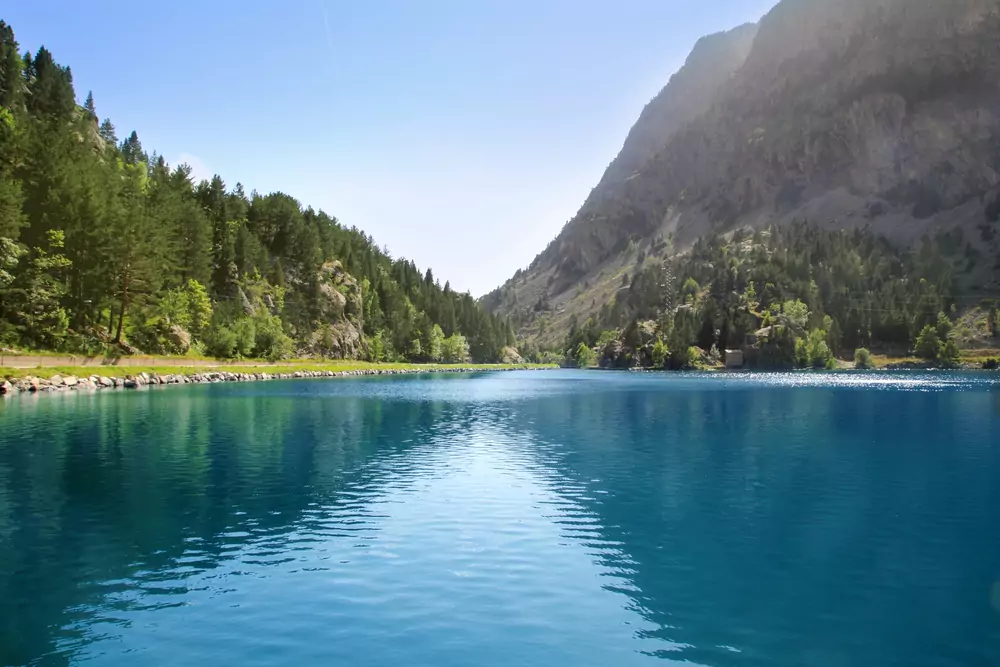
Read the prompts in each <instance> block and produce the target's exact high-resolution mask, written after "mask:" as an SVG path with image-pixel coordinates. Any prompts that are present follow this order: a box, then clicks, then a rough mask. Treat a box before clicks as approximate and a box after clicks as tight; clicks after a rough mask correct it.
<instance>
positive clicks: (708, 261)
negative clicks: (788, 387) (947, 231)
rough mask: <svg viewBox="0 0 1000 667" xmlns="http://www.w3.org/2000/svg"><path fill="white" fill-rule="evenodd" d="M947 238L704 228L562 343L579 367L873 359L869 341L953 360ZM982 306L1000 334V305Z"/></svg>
mask: <svg viewBox="0 0 1000 667" xmlns="http://www.w3.org/2000/svg"><path fill="white" fill-rule="evenodd" d="M945 241H948V239H943V240H942V239H930V238H926V237H925V238H924V239H923V240H922V242H921V243H920V244H919V245H918V246H916V247H915V248H913V249H901V248H898V247H895V246H893V245H892V244H890V243H889V242H888V241H887V240H886V239H884V238H883V237H880V236H877V235H876V234H874V233H873V232H872V231H870V230H868V229H855V230H839V231H830V230H825V229H822V228H819V227H817V226H814V225H810V224H807V223H796V224H792V225H785V226H772V227H768V228H765V229H761V230H758V231H756V232H748V231H745V230H738V231H736V232H735V233H733V234H732V235H722V234H716V235H710V236H706V237H703V238H702V239H700V240H698V241H697V242H696V243H695V244H694V246H693V248H692V249H691V250H690V252H687V253H684V254H682V255H678V256H676V257H673V258H671V259H669V260H666V261H655V260H647V261H645V262H643V263H642V264H641V266H640V267H639V269H638V270H637V271H635V275H634V276H633V277H632V278H631V279H630V280H629V279H626V281H625V285H624V286H623V288H622V289H621V290H620V291H619V293H618V295H617V296H616V297H615V298H613V299H612V300H611V301H610V302H608V303H606V304H604V306H603V307H602V308H601V310H600V313H599V314H598V315H597V316H596V317H592V318H589V319H588V320H587V321H586V322H584V323H579V322H575V321H574V322H572V323H571V327H570V330H569V333H568V335H567V338H566V340H565V342H564V344H563V346H562V350H561V352H562V353H563V354H564V355H565V357H566V358H567V359H568V360H569V361H570V362H572V363H576V364H577V365H593V364H597V363H599V364H601V365H606V366H655V367H668V368H682V367H690V366H691V365H692V364H695V363H697V362H699V361H704V362H707V363H718V362H719V361H720V360H721V358H722V354H723V353H724V351H725V350H726V349H743V350H745V351H746V352H747V353H748V363H750V364H751V365H758V366H765V367H795V366H798V367H825V366H829V365H832V363H833V359H834V357H835V356H850V355H851V354H853V353H854V351H859V355H858V356H859V358H860V362H859V363H860V364H861V365H865V364H867V363H869V360H870V353H869V352H868V348H873V349H882V350H885V351H889V352H894V353H898V354H906V353H908V352H912V353H914V354H916V355H918V356H921V357H924V358H927V359H932V360H935V361H939V362H943V363H954V362H955V361H957V358H958V354H959V352H958V346H957V344H956V342H955V341H954V339H953V331H952V329H953V323H952V320H951V318H950V317H949V315H950V314H952V313H955V312H957V308H956V307H957V306H958V305H959V304H958V297H957V295H956V281H955V273H956V266H955V259H954V257H949V256H948V255H949V253H948V252H947V247H948V245H949V244H948V243H947V242H945ZM960 245H961V244H960V243H959V246H960ZM951 254H952V255H955V256H956V257H959V259H961V257H960V253H958V252H957V251H956V252H953V253H951ZM966 305H969V304H966ZM982 306H983V310H984V312H985V313H986V321H987V326H988V327H989V329H990V333H991V334H992V335H994V336H996V335H997V327H996V320H997V317H996V312H997V311H996V308H997V304H996V302H995V301H992V300H985V301H984V302H983V303H982ZM699 357H700V358H699Z"/></svg>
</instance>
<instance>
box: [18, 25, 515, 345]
mask: <svg viewBox="0 0 1000 667" xmlns="http://www.w3.org/2000/svg"><path fill="white" fill-rule="evenodd" d="M77 99H78V98H77V95H76V91H75V90H74V88H73V77H72V73H71V71H70V68H69V67H68V66H62V65H60V64H59V63H57V62H56V61H55V60H54V58H53V55H52V54H51V53H50V52H49V51H48V50H46V49H45V48H44V47H42V48H39V49H38V50H37V52H35V53H34V54H31V53H30V52H26V53H24V54H23V55H22V54H21V51H20V47H19V45H18V43H17V41H16V40H15V35H14V32H13V30H12V29H11V27H10V26H8V25H6V24H5V23H4V22H2V21H0V347H2V346H8V347H13V346H17V347H27V348H36V349H37V348H41V349H52V350H66V351H78V352H88V353H107V352H110V353H128V352H132V351H140V350H141V351H142V352H146V353H185V352H188V351H189V350H193V351H195V352H200V353H203V354H209V355H214V356H218V357H237V356H244V357H266V358H271V359H278V358H286V357H292V356H324V357H331V358H352V359H357V358H366V359H372V360H376V361H382V360H395V359H407V360H411V361H439V360H445V361H465V360H468V359H470V358H471V359H472V360H474V361H480V362H487V361H497V360H499V359H500V357H501V356H503V355H508V356H510V355H511V353H512V351H511V350H504V348H505V347H508V346H513V345H514V344H515V340H514V333H513V330H512V328H511V326H510V324H509V323H508V322H507V321H506V320H505V319H503V318H501V317H499V316H495V315H492V314H489V313H487V312H486V311H484V310H483V309H482V308H481V307H480V306H479V305H478V304H477V303H476V302H475V300H474V299H473V298H472V297H471V296H470V295H469V294H460V293H457V292H455V291H453V290H452V289H451V288H450V286H449V284H448V283H445V285H444V286H443V287H442V286H441V285H440V283H439V282H438V281H437V280H436V279H435V278H434V276H433V274H432V272H431V270H430V269H428V270H427V271H426V272H421V271H419V270H418V269H417V267H416V266H415V265H414V264H413V263H412V262H410V261H407V260H405V259H393V258H392V257H390V256H389V255H388V253H387V252H384V251H382V250H380V249H379V247H378V246H377V245H376V244H375V242H374V240H373V239H372V238H371V237H369V236H367V235H365V234H364V233H363V232H361V231H360V230H358V229H357V228H354V227H351V228H347V227H344V226H342V225H341V224H340V223H339V222H338V221H337V220H336V218H333V217H331V216H330V215H328V214H326V213H324V212H323V211H316V210H313V209H312V208H309V207H306V208H303V207H302V206H301V205H300V203H299V202H298V201H296V200H295V199H294V198H292V197H290V196H288V195H286V194H283V193H280V192H275V193H272V194H268V195H261V194H259V193H257V192H250V193H247V192H245V191H244V189H243V187H242V186H241V185H240V184H238V183H237V184H235V185H234V186H232V187H227V185H226V184H225V182H224V181H223V179H222V178H221V177H220V176H215V177H214V178H213V179H212V180H211V181H202V182H200V183H194V182H192V178H191V174H190V170H189V169H188V168H187V167H186V166H185V165H169V164H167V162H166V161H165V160H164V158H163V156H162V155H158V154H157V153H156V152H155V151H151V150H150V149H148V148H147V147H144V146H143V145H142V144H141V142H140V140H139V137H138V135H137V134H136V132H130V133H128V134H127V135H124V133H123V135H124V138H121V139H120V138H119V136H118V132H117V130H116V128H115V126H114V124H113V123H112V121H111V120H110V119H104V120H99V116H98V114H97V105H96V103H95V99H94V96H93V95H92V94H88V95H87V96H86V98H85V102H84V103H83V105H82V106H80V105H78V102H77Z"/></svg>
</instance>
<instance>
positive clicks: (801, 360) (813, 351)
mask: <svg viewBox="0 0 1000 667" xmlns="http://www.w3.org/2000/svg"><path fill="white" fill-rule="evenodd" d="M795 364H796V365H797V366H798V367H799V368H817V369H818V368H832V367H833V366H834V365H835V362H834V359H833V353H832V352H831V351H830V346H829V344H827V342H826V332H825V331H823V330H822V329H813V330H812V331H810V332H809V335H808V336H806V337H805V338H799V339H798V340H796V341H795Z"/></svg>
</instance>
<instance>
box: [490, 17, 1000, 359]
mask: <svg viewBox="0 0 1000 667" xmlns="http://www.w3.org/2000/svg"><path fill="white" fill-rule="evenodd" d="M998 184H1000V0H823V1H822V2H819V1H816V0H781V2H779V3H778V4H777V5H776V6H775V7H774V8H773V9H772V10H771V11H770V12H769V13H768V14H767V15H766V16H764V17H763V18H762V19H761V21H760V22H759V23H758V24H755V25H745V26H740V27H738V28H736V29H734V30H731V31H729V32H725V33H721V34H718V35H713V36H711V37H706V38H704V39H702V40H701V41H699V42H698V44H697V45H696V46H695V48H694V50H693V51H692V53H691V55H690V57H689V58H688V60H687V62H686V63H685V65H684V67H683V68H682V69H681V70H680V71H678V72H677V73H676V74H675V75H674V76H673V78H672V79H671V80H670V82H669V83H668V85H667V86H666V87H665V88H664V89H663V90H662V91H661V92H660V94H659V95H657V96H656V98H654V99H653V101H652V102H650V103H649V105H648V106H647V107H646V108H645V109H644V110H643V112H642V114H641V116H640V117H639V120H638V121H637V123H636V125H635V126H634V127H633V128H632V131H631V132H630V133H629V136H628V138H627V139H626V141H625V144H624V146H623V148H622V151H621V153H620V154H619V155H618V157H617V158H616V159H615V160H614V161H613V162H612V163H611V165H610V166H609V167H608V170H607V172H606V173H605V174H604V177H603V178H602V179H601V182H600V183H599V184H598V186H597V187H596V188H595V189H594V190H593V191H592V192H591V195H590V196H589V197H588V199H587V200H586V202H585V203H584V204H583V206H582V207H581V208H580V210H579V212H578V213H577V215H576V216H575V217H574V218H573V219H572V220H571V221H570V222H569V223H567V225H566V226H565V227H564V228H563V230H562V231H561V233H560V234H559V235H558V237H557V238H556V239H555V240H554V241H552V243H551V244H550V245H549V246H548V247H547V248H546V249H545V250H544V251H543V252H542V253H541V254H540V255H539V256H538V257H537V258H536V259H535V260H534V261H533V262H532V264H531V266H530V267H528V268H527V269H526V270H523V271H519V272H518V273H517V274H516V275H515V277H514V278H512V279H511V280H509V281H508V282H507V283H506V284H505V285H503V286H502V287H501V288H499V289H498V290H496V291H494V292H492V293H491V294H489V295H487V296H486V297H484V300H483V303H484V304H485V305H486V306H487V307H488V308H490V309H492V310H493V311H495V312H499V313H503V314H505V315H510V316H512V317H513V318H514V320H515V322H517V323H518V326H519V329H520V332H521V334H522V335H525V336H527V337H533V338H536V339H537V340H539V342H542V343H545V342H551V341H554V340H557V339H558V338H559V337H560V336H562V335H563V334H564V333H565V331H566V329H567V328H568V326H569V324H568V323H569V322H570V321H571V320H572V319H573V318H576V319H578V320H580V321H582V320H583V319H585V318H586V317H588V316H591V315H594V314H596V313H597V312H598V311H599V309H600V308H601V307H602V306H603V305H604V304H606V303H608V301H609V300H610V299H612V298H614V296H615V294H616V293H617V291H618V290H620V289H622V287H623V286H627V285H628V283H629V275H630V274H632V273H633V272H634V271H635V270H636V268H637V265H640V264H642V263H643V262H648V261H650V259H655V258H660V257H666V256H669V255H673V254H676V253H679V252H684V251H685V249H686V248H689V247H690V245H691V244H692V243H693V242H694V241H695V240H696V239H698V238H699V237H701V236H703V235H706V234H708V233H717V232H720V231H722V232H725V231H728V230H733V229H736V228H744V227H748V228H760V227H762V226H764V225H767V224H771V223H779V224H780V223H784V222H791V221H793V220H806V221H809V222H811V223H814V224H819V225H822V226H825V227H839V228H844V227H863V226H868V227H870V228H871V229H872V230H873V231H875V232H876V233H878V234H880V235H884V236H886V237H887V238H889V239H890V240H891V241H893V242H895V243H897V244H901V245H909V244H913V243H915V242H917V241H918V240H919V239H921V238H922V237H924V236H925V235H927V236H930V237H932V238H933V237H935V236H936V235H938V234H944V233H948V234H951V233H952V232H953V231H954V230H955V228H958V230H959V231H957V232H954V233H955V234H959V235H960V237H961V239H962V244H963V245H964V257H965V259H966V260H968V259H970V258H971V259H972V260H973V261H971V262H968V261H966V262H964V268H963V269H962V273H963V275H962V276H961V280H962V286H963V289H962V291H963V292H967V293H969V294H971V295H978V294H985V293H990V292H994V291H996V290H997V289H998V286H1000V283H998V282H997V276H998V265H997V263H996V259H995V258H997V257H1000V246H998V241H997V239H996V236H997V235H996V233H995V231H996V229H995V227H996V225H995V223H996V222H997V219H998V218H1000V189H998ZM950 238H954V237H950Z"/></svg>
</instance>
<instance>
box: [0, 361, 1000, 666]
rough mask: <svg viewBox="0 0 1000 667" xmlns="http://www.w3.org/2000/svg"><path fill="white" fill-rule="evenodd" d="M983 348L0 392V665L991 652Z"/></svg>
mask: <svg viewBox="0 0 1000 667" xmlns="http://www.w3.org/2000/svg"><path fill="white" fill-rule="evenodd" d="M991 377H995V376H989V375H984V374H970V375H955V374H952V375H946V374H925V375H915V374H877V375H872V374H866V375H856V374H835V375H830V374H789V375H758V376H744V375H724V376H715V377H712V376H699V375H688V376H660V375H640V376H636V375H628V374H613V373H608V374H601V373H583V374H581V373H572V372H553V373H543V374H531V373H510V374H498V375H481V376H472V377H461V376H448V377H444V376H442V377H426V378H415V377H404V378H367V379H361V380H356V381H348V380H334V381H302V382H269V383H254V384H239V385H211V386H197V387H171V388H165V389H160V390H157V389H153V390H149V391H139V392H131V393H122V392H119V393H98V394H84V393H77V394H70V395H65V396H63V395H60V396H54V397H53V396H45V397H39V398H30V397H17V398H15V399H8V400H7V401H4V402H3V403H0V665H8V664H12V665H14V664H27V663H30V662H32V661H37V662H38V664H61V663H73V662H81V661H83V660H87V661H89V662H92V663H96V664H99V665H105V664H107V665H124V664H136V663H137V662H141V663H144V664H160V665H166V664H170V665H172V664H177V665H189V664H210V663H212V662H217V663H229V664H261V665H264V664H296V665H312V664H316V665H318V664H338V663H339V662H343V663H345V664H353V665H366V664H372V665H376V664H378V665H383V664H392V663H397V664H426V665H469V664H481V665H494V664H496V665H507V664H525V665H527V664H538V665H549V664H579V665H608V664H615V665H619V664H632V663H644V662H645V663H661V662H662V661H663V660H664V659H665V660H673V661H678V662H687V663H694V664H702V665H763V664H766V665H802V664H809V665H819V666H826V665H853V664H879V665H947V664H955V665H974V664H984V665H986V664H1000V606H998V605H997V603H996V598H997V593H996V590H997V589H996V582H997V581H998V580H1000V485H998V484H997V482H996V480H998V479H1000V412H998V406H1000V401H998V395H1000V391H998V386H997V384H996V382H995V381H994V380H993V379H991Z"/></svg>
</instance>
